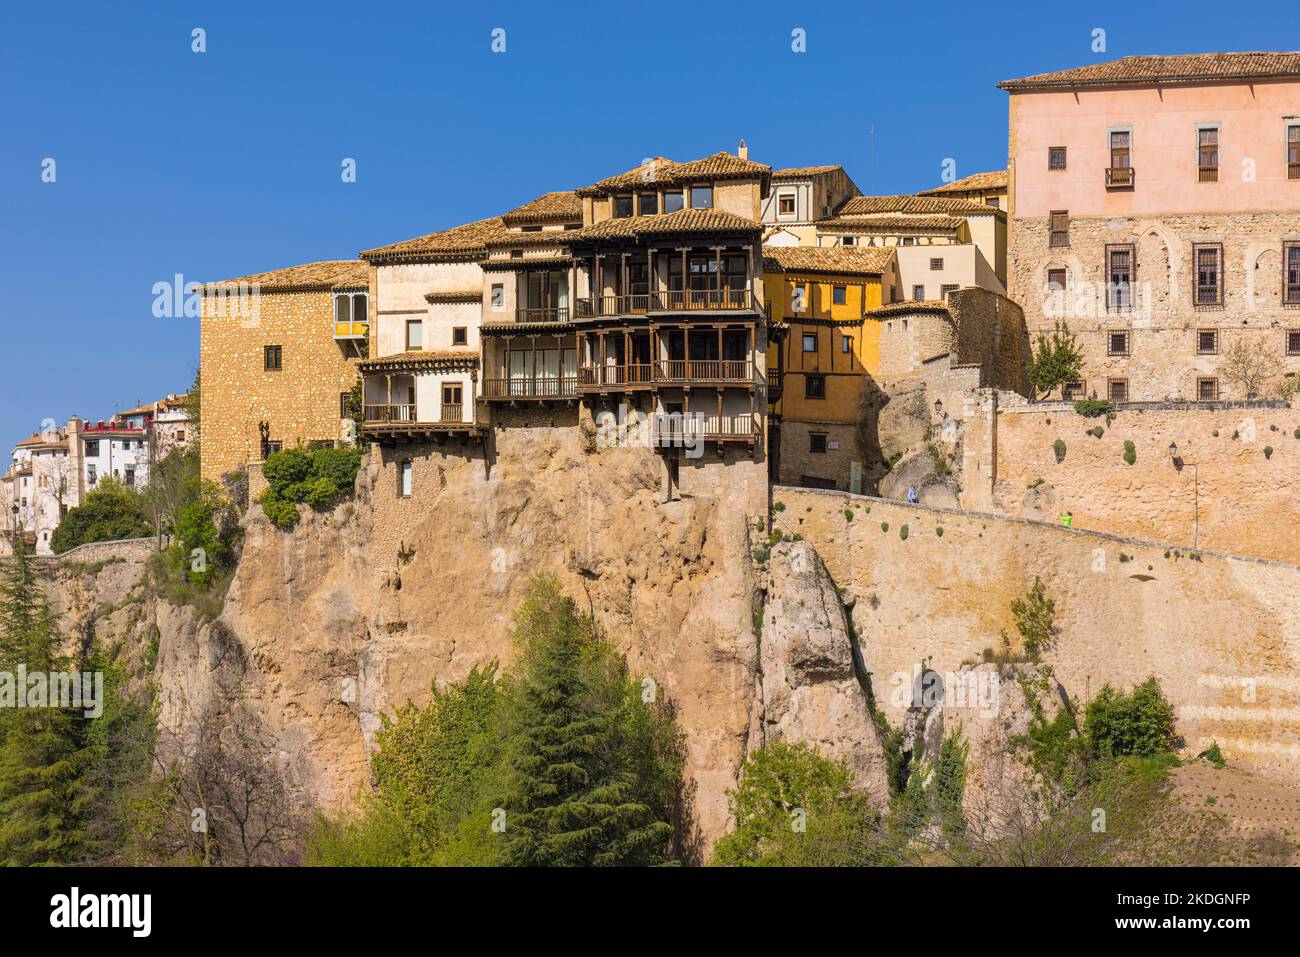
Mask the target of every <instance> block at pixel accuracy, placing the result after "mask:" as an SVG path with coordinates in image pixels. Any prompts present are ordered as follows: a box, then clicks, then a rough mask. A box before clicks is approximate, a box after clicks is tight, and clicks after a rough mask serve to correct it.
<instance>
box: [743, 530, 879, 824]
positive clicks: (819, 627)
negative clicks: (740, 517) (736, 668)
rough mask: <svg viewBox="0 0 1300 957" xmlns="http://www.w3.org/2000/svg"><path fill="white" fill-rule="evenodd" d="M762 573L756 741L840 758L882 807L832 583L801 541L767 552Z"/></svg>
mask: <svg viewBox="0 0 1300 957" xmlns="http://www.w3.org/2000/svg"><path fill="white" fill-rule="evenodd" d="M769 569H770V570H769V580H768V594H767V606H766V608H765V610H764V614H763V634H762V640H761V654H760V666H761V669H762V709H763V721H762V727H763V733H764V736H765V738H766V740H770V741H791V742H802V743H805V744H809V745H811V746H813V747H815V748H817V749H818V750H820V751H822V752H823V753H825V754H827V755H831V756H833V757H837V758H844V759H845V760H846V761H847V762H848V764H849V767H850V768H852V770H853V774H854V777H855V779H856V780H857V783H858V784H859V785H860V786H863V787H865V788H867V789H868V790H869V791H870V793H871V795H872V798H873V800H875V801H876V802H877V804H878V805H880V806H881V807H883V806H884V805H885V804H886V803H887V801H888V798H889V789H888V783H887V778H886V773H885V750H884V745H883V742H882V741H881V737H880V732H879V731H878V730H877V728H876V725H875V722H874V721H872V718H871V714H870V711H869V709H868V707H867V699H866V695H865V693H864V692H863V689H862V686H861V685H860V684H859V682H858V678H857V674H856V673H855V665H854V658H855V655H856V654H857V652H856V650H855V648H854V644H853V641H854V639H853V637H852V635H851V633H850V631H849V626H848V620H847V617H846V615H845V612H844V608H843V606H842V605H841V604H840V599H839V596H838V595H837V594H836V591H835V585H834V582H832V581H831V577H830V575H829V574H828V573H827V571H826V567H825V565H823V564H822V560H821V558H820V557H819V556H818V554H817V553H816V551H814V550H813V548H812V547H811V546H810V545H808V544H807V543H806V542H782V543H781V544H779V545H777V546H776V547H774V548H773V549H772V553H771V558H770V560H769ZM859 660H860V659H859Z"/></svg>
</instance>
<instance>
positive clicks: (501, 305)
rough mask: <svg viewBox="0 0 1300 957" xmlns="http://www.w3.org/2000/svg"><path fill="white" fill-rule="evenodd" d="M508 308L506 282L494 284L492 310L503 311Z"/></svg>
mask: <svg viewBox="0 0 1300 957" xmlns="http://www.w3.org/2000/svg"><path fill="white" fill-rule="evenodd" d="M505 308H506V287H505V284H504V283H499V282H494V283H493V284H492V311H493V312H501V311H503V310H504V309H505Z"/></svg>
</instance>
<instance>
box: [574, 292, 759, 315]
mask: <svg viewBox="0 0 1300 957" xmlns="http://www.w3.org/2000/svg"><path fill="white" fill-rule="evenodd" d="M758 308H759V306H758V301H757V299H756V298H755V297H754V294H753V292H751V291H750V290H749V289H670V290H668V291H666V292H648V293H646V292H642V293H633V294H631V295H624V296H591V297H588V298H586V299H579V300H578V301H577V316H578V318H580V319H594V318H598V317H601V316H635V315H643V314H645V313H647V312H714V311H717V310H719V309H736V310H741V309H746V310H757V309H758Z"/></svg>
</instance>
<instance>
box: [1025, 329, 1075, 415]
mask: <svg viewBox="0 0 1300 957" xmlns="http://www.w3.org/2000/svg"><path fill="white" fill-rule="evenodd" d="M1082 370H1083V354H1082V353H1081V352H1080V351H1079V343H1078V341H1077V340H1076V339H1075V336H1074V333H1072V332H1071V331H1070V330H1069V328H1068V327H1067V326H1066V325H1065V323H1063V322H1058V323H1056V325H1055V327H1054V328H1053V330H1052V333H1051V336H1050V337H1048V336H1047V335H1044V334H1043V333H1039V335H1038V343H1037V347H1036V351H1035V352H1034V357H1033V359H1031V360H1030V362H1029V369H1028V375H1029V383H1030V385H1032V386H1033V387H1034V390H1035V397H1037V394H1038V393H1041V394H1042V395H1048V394H1050V393H1051V391H1052V390H1053V389H1058V388H1060V387H1061V386H1062V385H1064V384H1065V383H1067V382H1074V381H1075V380H1077V379H1078V378H1079V376H1080V373H1081V372H1082Z"/></svg>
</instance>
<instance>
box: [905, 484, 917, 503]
mask: <svg viewBox="0 0 1300 957" xmlns="http://www.w3.org/2000/svg"><path fill="white" fill-rule="evenodd" d="M907 501H908V503H909V504H911V505H915V504H916V486H915V485H909V486H908V487H907Z"/></svg>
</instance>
